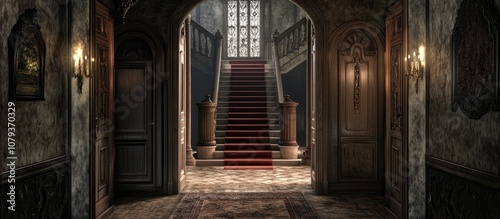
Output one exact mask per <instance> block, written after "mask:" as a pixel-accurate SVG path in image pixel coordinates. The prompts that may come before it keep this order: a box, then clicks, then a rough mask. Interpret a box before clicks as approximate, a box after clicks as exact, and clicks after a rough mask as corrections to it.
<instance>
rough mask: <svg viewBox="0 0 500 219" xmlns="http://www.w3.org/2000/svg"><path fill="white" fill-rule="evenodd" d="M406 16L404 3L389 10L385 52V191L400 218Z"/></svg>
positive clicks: (403, 151) (402, 184) (404, 110)
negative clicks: (404, 30)
mask: <svg viewBox="0 0 500 219" xmlns="http://www.w3.org/2000/svg"><path fill="white" fill-rule="evenodd" d="M402 18H403V16H402V8H401V3H400V2H398V3H396V4H395V5H393V6H392V7H390V14H389V16H388V17H387V20H386V50H387V51H388V54H387V60H386V63H387V68H386V75H387V77H388V80H387V82H386V83H388V84H386V86H387V88H388V89H386V101H387V104H386V108H387V112H386V121H387V125H386V130H387V131H386V139H387V140H386V141H387V142H386V147H385V151H386V152H385V156H386V167H385V168H386V171H385V172H386V176H385V178H386V188H385V197H386V202H387V203H388V205H389V209H390V210H391V211H392V212H393V213H394V214H395V215H396V216H398V217H399V218H401V217H404V215H405V214H403V209H404V208H405V207H404V206H405V203H406V201H407V200H406V198H405V197H406V195H405V194H406V183H405V179H404V176H403V173H404V170H403V168H404V167H405V166H406V162H407V159H406V158H407V151H406V148H407V147H406V146H405V145H406V144H405V140H404V138H403V136H404V130H405V129H404V125H405V124H404V123H405V121H406V119H404V118H405V116H404V115H405V112H406V109H407V105H406V104H405V103H406V89H407V84H406V83H405V82H406V80H405V77H404V75H403V59H404V55H403V54H405V53H404V52H403V43H404V42H403V19H402Z"/></svg>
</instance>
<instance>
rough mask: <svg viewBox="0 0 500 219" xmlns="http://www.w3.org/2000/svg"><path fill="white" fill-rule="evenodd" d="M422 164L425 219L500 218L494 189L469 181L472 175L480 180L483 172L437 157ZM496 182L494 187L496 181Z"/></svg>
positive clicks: (499, 202) (499, 198)
mask: <svg viewBox="0 0 500 219" xmlns="http://www.w3.org/2000/svg"><path fill="white" fill-rule="evenodd" d="M426 163H427V165H426V196H427V198H426V199H427V207H426V212H427V218H498V217H499V216H500V215H499V214H500V213H499V211H498V206H499V204H500V195H499V194H500V193H498V191H499V189H498V187H497V188H496V189H495V188H491V187H489V186H487V185H484V184H482V183H480V182H477V181H471V179H474V178H475V177H476V176H481V175H482V176H483V177H484V176H485V175H484V174H483V173H481V172H478V171H471V170H470V169H469V168H465V167H462V166H460V165H458V164H453V163H451V162H447V161H443V160H440V159H438V158H432V157H431V158H429V157H428V158H427V162H426ZM471 173H472V174H473V175H470V174H471ZM463 176H466V177H463ZM471 176H472V177H471ZM496 183H497V184H498V178H497V179H496Z"/></svg>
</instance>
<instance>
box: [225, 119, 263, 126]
mask: <svg viewBox="0 0 500 219" xmlns="http://www.w3.org/2000/svg"><path fill="white" fill-rule="evenodd" d="M227 124H228V125H230V124H246V125H249V126H252V125H255V124H269V119H268V118H228V119H227Z"/></svg>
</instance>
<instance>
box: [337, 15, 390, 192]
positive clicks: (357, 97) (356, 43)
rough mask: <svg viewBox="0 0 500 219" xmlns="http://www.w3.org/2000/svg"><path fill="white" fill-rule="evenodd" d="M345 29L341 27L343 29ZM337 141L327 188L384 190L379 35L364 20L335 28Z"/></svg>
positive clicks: (381, 39)
mask: <svg viewBox="0 0 500 219" xmlns="http://www.w3.org/2000/svg"><path fill="white" fill-rule="evenodd" d="M342 29H343V30H342ZM337 39H338V41H336V43H337V45H338V47H337V48H336V51H337V55H336V56H332V57H333V58H335V59H336V60H335V61H334V62H333V63H335V64H336V65H337V67H336V68H337V69H338V100H335V101H338V115H337V122H338V123H337V127H338V128H337V130H338V131H337V133H336V134H338V138H337V139H338V140H337V142H336V145H335V147H334V149H333V155H334V159H332V160H331V161H330V162H331V165H332V166H333V168H330V171H331V175H330V181H331V183H330V186H329V190H330V191H333V192H349V191H353V192H354V191H359V192H376V193H381V194H382V193H383V189H384V177H383V176H384V173H383V171H384V131H383V129H384V108H385V100H384V70H383V69H384V68H383V64H384V62H383V60H384V59H383V57H384V56H383V54H384V46H383V35H382V33H381V32H380V31H378V30H377V29H376V28H375V27H372V26H370V25H369V24H366V23H363V22H353V23H351V24H346V25H344V26H343V27H342V28H341V29H340V30H339V36H338V38H337Z"/></svg>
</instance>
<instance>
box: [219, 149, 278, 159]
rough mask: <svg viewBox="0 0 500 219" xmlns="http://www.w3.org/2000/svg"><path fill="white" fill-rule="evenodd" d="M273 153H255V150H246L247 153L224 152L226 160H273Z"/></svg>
mask: <svg viewBox="0 0 500 219" xmlns="http://www.w3.org/2000/svg"><path fill="white" fill-rule="evenodd" d="M272 156H273V153H272V151H255V150H245V151H231V150H226V151H224V158H226V159H227V158H273V157H272Z"/></svg>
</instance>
